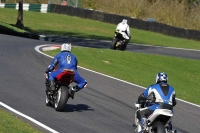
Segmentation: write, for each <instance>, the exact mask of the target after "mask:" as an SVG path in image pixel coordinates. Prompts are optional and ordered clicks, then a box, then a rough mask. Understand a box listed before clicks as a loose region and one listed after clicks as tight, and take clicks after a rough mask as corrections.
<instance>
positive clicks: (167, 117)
mask: <svg viewBox="0 0 200 133" xmlns="http://www.w3.org/2000/svg"><path fill="white" fill-rule="evenodd" d="M151 103H152V102H151V100H149V99H148V100H147V101H146V103H145V105H144V107H146V105H147V104H151ZM161 106H165V107H164V109H156V110H155V111H154V112H153V114H151V115H150V116H149V117H148V118H147V126H146V128H144V127H143V126H142V124H141V123H140V121H139V120H138V119H137V111H138V110H139V109H141V104H139V103H138V102H136V103H135V107H136V108H137V110H136V113H135V126H136V130H135V132H136V133H140V132H141V131H142V133H177V131H176V130H171V131H168V130H167V129H168V124H169V123H170V122H171V119H172V117H173V112H172V111H171V108H172V107H170V106H168V105H164V104H163V105H161Z"/></svg>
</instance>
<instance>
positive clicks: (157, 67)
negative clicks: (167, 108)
mask: <svg viewBox="0 0 200 133" xmlns="http://www.w3.org/2000/svg"><path fill="white" fill-rule="evenodd" d="M58 52H60V50H54V51H47V52H45V53H47V54H49V55H51V56H54V55H56V54H57V53H58ZM72 52H73V53H74V54H75V55H76V56H77V58H78V61H79V65H80V66H82V67H85V68H89V69H91V70H95V71H98V72H101V73H104V74H107V75H110V76H113V77H116V78H119V79H123V80H126V81H129V82H132V83H135V84H138V85H140V86H143V87H148V86H149V85H150V84H153V83H155V76H156V74H157V73H158V72H162V71H164V72H166V73H167V74H168V76H169V82H168V83H169V84H171V85H172V86H173V87H174V88H175V90H176V93H177V97H178V98H180V99H183V100H186V101H189V102H192V103H196V104H198V105H200V97H199V94H200V90H199V87H198V86H199V85H200V82H199V81H200V73H199V69H198V66H200V62H199V61H198V60H192V59H185V58H177V57H168V56H162V55H156V54H143V53H133V52H123V51H113V50H109V49H96V48H83V47H73V49H72ZM133 91H134V89H133ZM141 93H142V90H141Z"/></svg>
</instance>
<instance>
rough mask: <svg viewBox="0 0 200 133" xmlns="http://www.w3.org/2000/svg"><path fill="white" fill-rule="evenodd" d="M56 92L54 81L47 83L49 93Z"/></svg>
mask: <svg viewBox="0 0 200 133" xmlns="http://www.w3.org/2000/svg"><path fill="white" fill-rule="evenodd" d="M55 90H56V85H55V82H54V81H52V80H51V81H49V91H51V92H54V91H55Z"/></svg>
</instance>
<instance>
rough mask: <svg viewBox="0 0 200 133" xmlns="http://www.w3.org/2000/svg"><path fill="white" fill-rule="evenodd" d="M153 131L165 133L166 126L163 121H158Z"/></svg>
mask: <svg viewBox="0 0 200 133" xmlns="http://www.w3.org/2000/svg"><path fill="white" fill-rule="evenodd" d="M152 133H165V126H164V125H163V124H162V123H161V122H156V123H155V124H154V125H153V127H152Z"/></svg>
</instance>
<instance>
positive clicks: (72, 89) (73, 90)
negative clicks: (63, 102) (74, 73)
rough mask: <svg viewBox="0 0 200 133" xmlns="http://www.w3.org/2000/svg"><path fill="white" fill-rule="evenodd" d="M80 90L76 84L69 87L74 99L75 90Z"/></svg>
mask: <svg viewBox="0 0 200 133" xmlns="http://www.w3.org/2000/svg"><path fill="white" fill-rule="evenodd" d="M79 90H80V88H79V87H78V86H77V85H76V86H73V87H71V88H70V89H69V95H70V97H71V98H72V99H74V94H75V92H78V91H79Z"/></svg>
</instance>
